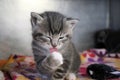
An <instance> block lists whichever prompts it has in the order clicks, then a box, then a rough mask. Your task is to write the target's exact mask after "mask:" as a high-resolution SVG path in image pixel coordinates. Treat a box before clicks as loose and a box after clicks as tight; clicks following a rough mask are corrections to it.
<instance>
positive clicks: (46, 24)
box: [31, 12, 77, 49]
mask: <svg viewBox="0 0 120 80" xmlns="http://www.w3.org/2000/svg"><path fill="white" fill-rule="evenodd" d="M76 21H77V20H73V19H71V18H69V20H67V18H65V17H64V16H62V15H61V14H58V13H54V14H53V13H52V12H51V13H49V14H47V13H46V14H45V13H44V14H42V16H41V15H40V14H37V13H31V23H32V30H33V40H35V41H37V42H38V43H39V44H40V45H42V46H43V47H44V48H47V49H50V48H57V49H61V48H62V46H64V45H65V43H66V42H67V41H69V40H70V39H71V34H72V28H73V27H74V24H75V23H76Z"/></svg>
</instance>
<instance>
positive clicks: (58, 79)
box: [51, 60, 70, 80]
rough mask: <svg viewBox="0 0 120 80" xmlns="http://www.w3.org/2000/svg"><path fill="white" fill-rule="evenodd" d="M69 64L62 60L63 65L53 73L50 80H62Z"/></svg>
mask: <svg viewBox="0 0 120 80" xmlns="http://www.w3.org/2000/svg"><path fill="white" fill-rule="evenodd" d="M69 64H70V62H69V61H67V60H64V63H63V64H62V65H61V66H60V67H58V68H57V69H56V70H55V72H54V73H53V75H52V79H51V80H64V79H65V76H66V75H67V72H68V69H69Z"/></svg>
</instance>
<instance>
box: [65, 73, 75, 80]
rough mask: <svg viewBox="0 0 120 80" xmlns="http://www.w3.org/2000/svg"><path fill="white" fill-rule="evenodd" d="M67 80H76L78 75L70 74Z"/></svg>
mask: <svg viewBox="0 0 120 80" xmlns="http://www.w3.org/2000/svg"><path fill="white" fill-rule="evenodd" d="M66 79H67V80H76V75H75V74H74V73H69V75H68V76H67V78H66Z"/></svg>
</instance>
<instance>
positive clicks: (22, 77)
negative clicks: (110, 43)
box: [0, 49, 120, 80]
mask: <svg viewBox="0 0 120 80" xmlns="http://www.w3.org/2000/svg"><path fill="white" fill-rule="evenodd" d="M111 55H112V56H110V55H108V54H107V51H106V50H105V49H89V50H85V51H83V52H80V59H81V66H80V68H79V71H78V78H77V80H92V79H91V78H90V77H89V76H88V75H87V73H86V68H87V66H89V65H90V64H94V63H104V64H107V65H110V66H113V67H114V68H116V69H117V70H120V64H119V62H120V58H119V56H117V57H116V55H114V56H113V54H111ZM0 80H41V79H40V74H39V72H38V71H37V69H36V66H35V61H34V57H33V56H25V55H16V54H12V55H10V57H9V58H8V59H6V60H0ZM112 80H113V79H112ZM117 80H120V79H117Z"/></svg>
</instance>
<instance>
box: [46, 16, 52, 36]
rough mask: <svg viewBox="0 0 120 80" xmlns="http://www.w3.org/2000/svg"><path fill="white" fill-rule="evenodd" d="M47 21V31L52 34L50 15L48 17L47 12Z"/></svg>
mask: <svg viewBox="0 0 120 80" xmlns="http://www.w3.org/2000/svg"><path fill="white" fill-rule="evenodd" d="M47 21H48V25H49V29H50V31H49V33H52V34H53V31H52V28H51V22H50V17H49V15H48V14H47Z"/></svg>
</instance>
